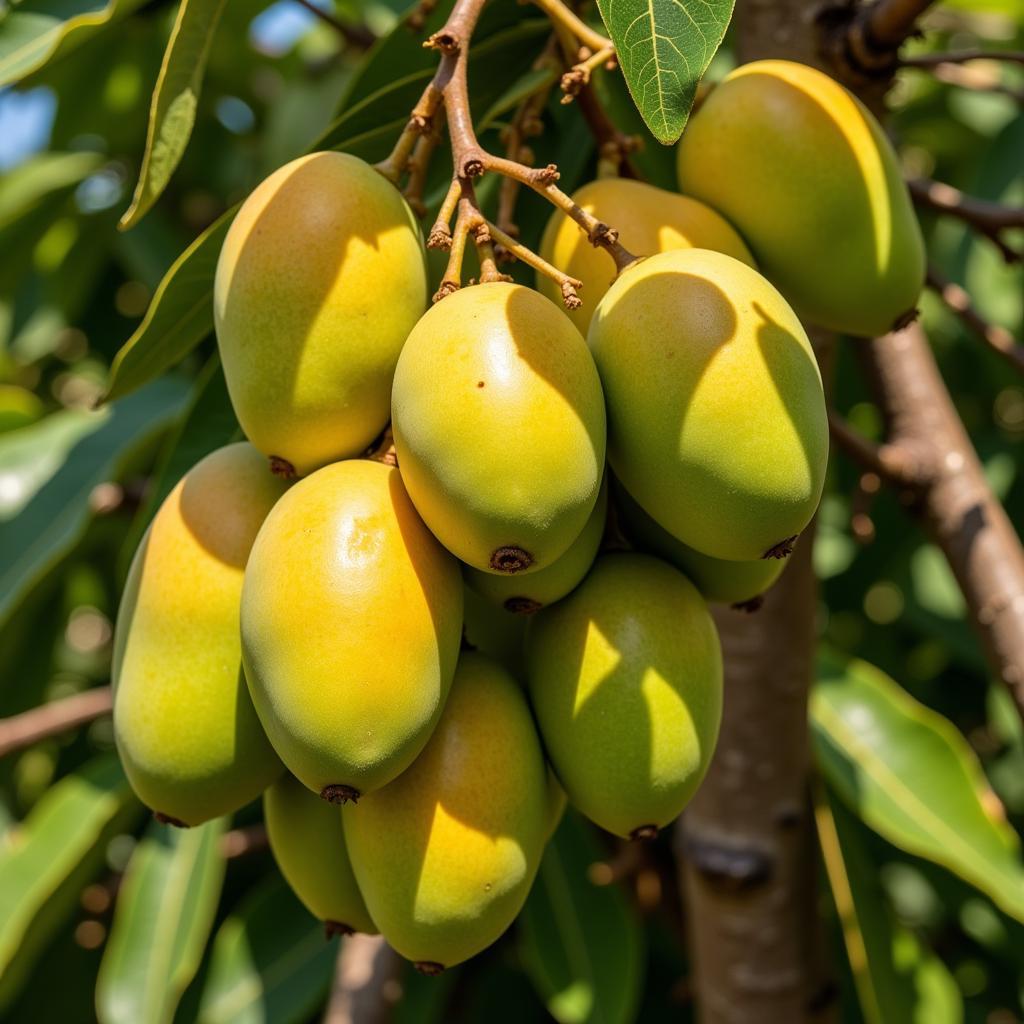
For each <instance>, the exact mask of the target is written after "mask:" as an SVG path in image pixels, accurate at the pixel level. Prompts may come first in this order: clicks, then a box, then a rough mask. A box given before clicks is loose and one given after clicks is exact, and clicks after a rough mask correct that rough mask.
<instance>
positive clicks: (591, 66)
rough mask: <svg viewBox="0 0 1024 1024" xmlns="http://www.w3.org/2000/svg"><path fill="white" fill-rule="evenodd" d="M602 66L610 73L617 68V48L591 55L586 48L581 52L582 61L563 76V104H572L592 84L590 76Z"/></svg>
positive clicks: (608, 48) (611, 47) (607, 47)
mask: <svg viewBox="0 0 1024 1024" xmlns="http://www.w3.org/2000/svg"><path fill="white" fill-rule="evenodd" d="M602 66H604V67H605V68H607V69H608V70H609V71H611V70H613V69H614V68H615V66H616V65H615V47H614V46H606V47H605V48H604V49H603V50H598V51H597V53H591V52H590V50H589V49H588V48H586V47H584V49H583V50H581V51H580V60H579V61H578V62H577V63H576V64H573V66H572V67H571V68H569V70H568V71H566V73H565V74H564V75H562V92H563V93H565V95H564V96H563V97H562V102H563V103H572V101H573V100H574V99H575V98H576V97H577V96H579V94H580V93H581V92H582V91H583V90H584V89H585V88H586V87H587V86H588V85H589V84H590V76H591V75H592V74H593V73H594V72H595V71H596V70H597V69H598V68H599V67H602Z"/></svg>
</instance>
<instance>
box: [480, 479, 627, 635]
mask: <svg viewBox="0 0 1024 1024" xmlns="http://www.w3.org/2000/svg"><path fill="white" fill-rule="evenodd" d="M607 511H608V488H607V486H602V487H601V491H600V493H599V494H598V496H597V502H596V503H595V504H594V508H593V510H592V511H591V513H590V518H589V519H588V520H587V523H586V526H584V527H583V531H582V532H581V533H580V535H579V536H578V537H577V538H576V539H575V540H574V541H573V542H572V544H570V545H569V549H568V550H567V551H566V552H565V553H564V554H562V555H560V556H559V557H558V558H556V559H555V560H554V561H553V562H552V563H551V564H550V565H548V566H545V568H543V569H538V570H537V571H536V572H528V573H526V574H516V575H515V576H499V575H497V574H496V573H493V572H480V570H479V569H472V568H470V567H469V566H467V567H466V568H465V569H464V570H463V574H464V575H465V577H466V583H467V584H469V586H470V587H471V588H472V589H473V590H475V591H476V592H477V593H478V594H480V595H481V596H482V597H485V598H487V600H488V601H491V602H492V603H493V604H496V605H498V606H499V607H502V608H504V609H505V610H506V611H509V612H513V613H514V614H517V615H532V614H533V613H534V612H535V611H537V610H538V609H539V608H543V607H544V606H545V605H549V604H554V602H555V601H560V600H561V599H562V598H563V597H565V595H566V594H568V593H569V592H570V591H571V590H572V589H573V588H574V587H575V586H577V585H578V584H579V582H580V580H582V579H583V577H584V576H586V574H587V570H588V569H589V568H590V567H591V565H592V564H593V562H594V558H595V557H596V556H597V549H598V548H599V547H600V545H601V538H602V537H603V536H604V521H605V515H606V513H607Z"/></svg>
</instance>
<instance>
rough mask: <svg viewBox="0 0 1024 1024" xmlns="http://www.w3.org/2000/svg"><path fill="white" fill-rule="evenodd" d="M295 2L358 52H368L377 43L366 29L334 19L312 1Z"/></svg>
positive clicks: (301, 0)
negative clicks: (328, 26) (329, 27)
mask: <svg viewBox="0 0 1024 1024" xmlns="http://www.w3.org/2000/svg"><path fill="white" fill-rule="evenodd" d="M296 2H297V3H298V4H299V5H300V6H302V7H305V8H306V10H307V11H309V12H310V14H312V15H314V16H315V17H317V18H319V19H320V21H322V22H323V23H324V24H325V25H330V26H331V28H333V29H334V31H335V32H337V33H338V35H340V36H341V38H342V39H344V40H345V42H346V43H348V44H349V45H350V46H354V47H356V48H357V49H360V50H368V49H369V48H370V47H371V46H373V44H374V43H375V42H377V37H376V36H375V35H374V34H373V33H372V32H371V31H370V30H369V29H368V28H365V27H364V26H363V25H350V24H348V23H347V22H344V21H342V20H341V19H340V18H336V17H335V16H334V15H333V14H331V12H330V11H326V10H324V8H323V7H320V6H319V5H318V4H315V3H313V0H296Z"/></svg>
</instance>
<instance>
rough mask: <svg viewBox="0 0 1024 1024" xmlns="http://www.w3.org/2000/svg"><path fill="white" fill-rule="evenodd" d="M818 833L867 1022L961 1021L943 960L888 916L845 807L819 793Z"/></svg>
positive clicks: (955, 993)
mask: <svg viewBox="0 0 1024 1024" xmlns="http://www.w3.org/2000/svg"><path fill="white" fill-rule="evenodd" d="M815 817H816V818H817V822H818V837H819V839H820V841H821V850H822V855H823V859H824V862H825V870H826V872H827V873H828V878H829V884H830V885H831V887H832V895H833V898H834V899H835V904H836V910H837V911H838V913H839V921H840V924H841V926H842V930H843V941H844V943H845V945H846V954H847V959H848V961H849V964H850V970H851V972H852V974H853V980H854V984H855V985H856V988H857V996H858V999H859V1001H860V1007H861V1013H862V1014H863V1019H864V1020H865V1021H867V1022H868V1024H888V1022H889V1021H900V1022H906V1024H961V1022H962V1021H963V1016H964V1008H963V999H962V998H961V996H960V990H959V988H958V987H957V984H956V982H955V981H954V980H953V976H952V975H951V974H950V973H949V970H948V969H947V967H946V965H945V964H944V963H943V962H942V961H941V960H940V959H939V958H938V957H937V956H936V955H935V954H934V953H933V952H932V951H931V950H930V949H928V948H927V947H926V946H924V945H922V943H921V942H920V941H918V939H917V937H916V936H915V935H914V933H913V932H911V931H910V930H909V929H907V928H904V927H902V926H901V925H900V924H899V923H898V922H897V921H896V919H895V915H894V914H893V912H892V909H891V908H890V907H889V905H888V904H887V903H886V900H885V895H884V892H883V890H882V886H881V883H880V882H879V878H878V865H877V864H876V863H874V862H873V860H872V859H871V855H870V852H869V851H868V850H867V849H866V848H865V845H864V838H863V835H862V834H861V831H860V830H861V829H862V827H863V826H860V825H859V824H858V822H857V821H856V819H855V818H854V817H853V815H852V814H851V813H850V811H848V810H847V809H846V807H845V806H844V805H843V804H842V803H841V802H840V801H836V800H832V801H829V800H828V799H827V798H826V797H825V796H822V798H821V799H820V800H819V801H818V804H817V807H816V809H815Z"/></svg>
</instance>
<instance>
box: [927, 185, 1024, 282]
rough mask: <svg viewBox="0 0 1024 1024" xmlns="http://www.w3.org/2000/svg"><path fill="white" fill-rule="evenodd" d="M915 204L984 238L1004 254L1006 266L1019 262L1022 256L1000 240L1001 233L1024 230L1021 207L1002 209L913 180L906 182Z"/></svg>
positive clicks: (999, 205)
mask: <svg viewBox="0 0 1024 1024" xmlns="http://www.w3.org/2000/svg"><path fill="white" fill-rule="evenodd" d="M907 186H908V188H909V189H910V194H911V195H912V196H913V197H914V202H916V203H917V204H918V205H920V206H925V207H928V208H929V209H931V210H935V211H936V212H938V213H941V214H944V215H946V216H949V217H956V218H958V219H959V220H962V221H963V222H964V223H965V224H967V225H969V226H970V227H971V228H972V229H973V230H975V231H977V232H978V233H979V234H981V235H984V236H985V237H986V238H987V239H989V241H991V242H992V243H993V244H994V245H995V246H996V247H997V248H998V249H999V251H1000V252H1001V253H1002V254H1003V259H1005V260H1006V262H1007V263H1014V262H1016V261H1017V260H1019V259H1020V258H1021V253H1020V252H1018V251H1017V250H1016V249H1014V248H1013V247H1012V246H1010V245H1009V244H1008V243H1007V242H1006V241H1005V240H1004V239H1003V237H1002V236H1003V232H1004V231H1009V230H1011V229H1015V228H1024V206H1004V205H1003V204H1002V203H993V202H990V201H989V200H987V199H975V198H974V197H973V196H969V195H966V194H965V193H963V192H961V191H960V190H959V189H958V188H954V187H953V186H952V185H946V184H945V183H944V182H941V181H931V180H930V179H928V178H912V179H911V180H910V181H908V182H907Z"/></svg>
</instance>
